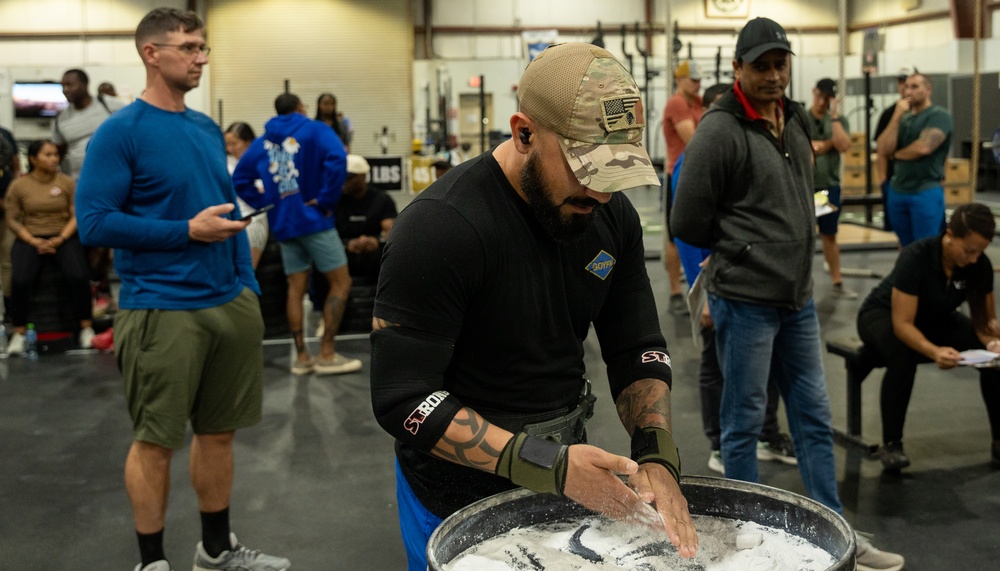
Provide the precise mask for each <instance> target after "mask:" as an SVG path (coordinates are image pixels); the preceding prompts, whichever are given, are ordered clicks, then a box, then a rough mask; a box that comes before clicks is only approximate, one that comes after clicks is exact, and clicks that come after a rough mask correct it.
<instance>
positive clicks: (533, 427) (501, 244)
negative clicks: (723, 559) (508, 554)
mask: <svg viewBox="0 0 1000 571" xmlns="http://www.w3.org/2000/svg"><path fill="white" fill-rule="evenodd" d="M517 94H518V103H519V109H520V111H518V112H517V113H515V114H514V115H513V116H511V118H510V128H511V132H512V133H514V136H513V137H512V138H511V139H508V140H506V141H504V142H503V143H501V144H500V145H498V146H497V147H495V148H494V149H492V150H490V151H487V152H486V153H484V154H482V155H480V156H479V157H477V158H475V159H472V160H469V161H466V162H464V163H462V164H461V165H459V166H457V167H455V168H454V169H452V170H451V171H449V172H448V174H447V175H445V176H444V177H443V178H441V179H440V180H438V181H436V182H435V183H434V184H432V185H431V186H430V187H429V188H428V189H426V190H424V191H423V192H421V193H420V195H419V196H417V197H416V198H415V199H414V200H413V202H412V203H411V204H410V205H409V206H407V207H406V208H405V209H404V210H403V211H402V212H401V213H400V215H399V218H398V219H397V220H396V224H395V225H394V226H393V231H392V234H391V236H390V237H389V241H388V243H387V244H386V246H385V252H384V254H383V257H382V269H381V274H380V276H379V285H378V293H377V295H376V299H375V312H374V320H373V330H374V331H373V333H372V336H371V340H372V371H371V385H372V406H373V409H374V412H375V415H376V417H377V419H378V421H379V424H380V425H381V426H382V427H383V428H384V429H385V430H386V431H387V432H389V433H390V434H392V435H393V436H394V437H395V438H396V440H397V443H396V451H397V452H396V458H397V464H396V468H397V479H396V486H397V489H396V491H397V500H398V506H399V516H400V527H401V530H402V533H403V540H404V544H405V546H406V551H407V558H408V560H409V569H410V570H412V571H416V570H421V571H422V570H423V569H425V567H426V564H427V562H426V557H425V550H426V544H427V540H428V538H429V537H430V533H431V532H432V531H433V530H434V528H435V527H436V526H437V525H438V523H440V522H441V520H442V518H444V517H447V516H448V515H450V514H452V513H454V512H455V511H456V510H458V509H460V508H462V507H464V506H466V505H468V504H470V503H472V502H474V501H476V500H479V499H481V498H484V497H486V496H489V495H492V494H495V493H498V492H502V491H504V490H509V489H512V488H515V487H517V486H523V487H526V488H529V489H531V490H534V491H536V492H540V493H553V494H557V495H562V496H565V497H568V498H570V499H572V500H574V501H576V502H578V503H580V504H582V505H584V506H586V507H589V508H591V509H595V510H598V511H600V512H603V513H606V514H608V515H611V516H613V517H619V518H623V517H626V516H629V515H638V514H639V513H640V512H646V513H645V514H643V515H646V516H652V517H650V518H649V519H644V520H643V521H656V522H658V523H657V524H655V526H656V527H658V528H659V529H660V532H661V533H664V534H665V537H664V539H667V540H669V541H670V542H671V543H673V544H674V545H675V546H677V548H678V551H679V552H680V554H681V555H682V556H684V557H692V556H693V555H694V554H695V551H696V550H697V534H696V532H695V530H694V526H693V525H692V523H691V518H690V514H689V513H688V510H687V505H686V502H685V501H684V499H683V496H682V494H681V491H680V488H679V486H678V478H679V472H680V471H679V466H680V459H679V457H678V453H677V448H676V446H675V445H674V443H673V440H672V438H671V435H670V430H671V427H670V382H671V369H670V357H669V356H668V354H667V350H666V341H665V340H664V338H663V335H662V333H661V332H660V326H659V318H658V313H657V311H656V306H655V303H654V301H653V292H652V288H651V287H650V282H649V277H648V276H647V274H646V262H645V257H644V255H643V246H642V228H641V226H640V224H639V216H638V214H637V213H636V211H635V208H634V207H633V206H632V205H631V203H630V202H629V201H628V199H627V198H626V197H625V196H624V195H623V194H622V193H618V192H616V191H619V190H625V189H629V188H636V187H641V186H649V187H657V186H658V185H659V179H658V178H657V176H656V173H655V171H654V170H653V168H652V165H651V162H650V160H649V156H648V155H647V154H646V151H645V150H644V149H643V147H642V143H641V141H642V132H643V127H644V116H643V111H642V102H641V97H640V93H639V89H638V87H637V86H636V84H635V81H634V80H633V79H632V77H631V76H630V75H629V74H628V72H627V71H626V70H625V69H624V68H623V67H622V65H621V64H620V63H619V62H618V61H617V60H616V59H614V56H612V55H611V54H610V53H609V52H607V51H606V50H604V49H601V48H598V47H596V46H593V45H590V44H583V43H570V44H561V45H557V46H552V47H549V48H548V49H546V50H545V51H543V52H542V53H541V54H539V55H538V56H536V57H535V59H534V60H533V61H532V63H531V64H529V65H528V67H527V69H526V70H525V72H524V74H523V75H522V77H521V80H520V83H519V85H518V91H517ZM591 324H593V326H594V329H595V331H596V333H597V338H598V340H599V341H600V345H601V356H602V358H603V359H604V362H605V364H606V366H607V376H608V380H609V382H610V385H611V394H612V397H613V398H614V401H615V405H616V407H617V410H618V414H619V417H620V418H621V419H622V423H623V424H624V426H625V429H626V431H627V432H628V433H629V434H630V435H631V436H632V455H631V456H632V457H631V459H630V458H627V457H624V456H618V455H616V454H611V453H609V452H606V451H604V450H602V449H600V448H597V447H594V446H589V445H586V444H585V442H586V435H585V432H584V422H585V421H586V419H587V418H588V417H589V415H590V413H592V410H593V409H592V407H593V400H594V398H593V396H592V395H591V394H590V391H589V382H587V381H586V380H585V379H584V374H585V372H586V367H585V365H584V346H583V342H584V339H586V337H587V335H588V332H589V330H590V326H591ZM616 474H624V475H628V476H629V484H630V485H631V486H632V489H630V487H629V486H626V485H625V484H624V483H623V482H622V481H621V480H620V479H619V478H618V476H617V475H616ZM633 489H634V490H635V491H634V492H633ZM644 503H646V504H652V505H653V508H654V509H655V510H656V511H657V512H658V514H659V515H653V513H652V512H651V511H650V509H649V507H648V506H645V505H643V504H644ZM661 518H662V519H661ZM525 564H526V565H528V564H530V563H525Z"/></svg>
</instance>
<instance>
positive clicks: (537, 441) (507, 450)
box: [496, 432, 569, 496]
mask: <svg viewBox="0 0 1000 571" xmlns="http://www.w3.org/2000/svg"><path fill="white" fill-rule="evenodd" d="M568 462H569V447H568V446H566V445H563V444H559V443H558V442H553V441H551V440H546V439H544V438H539V437H537V436H528V435H527V434H525V433H523V432H521V433H518V434H515V435H514V437H513V438H511V439H510V441H509V442H507V445H506V446H504V447H503V450H502V451H501V452H500V459H499V460H498V461H497V469H496V475H497V476H502V477H504V478H507V479H509V480H510V481H511V482H514V483H515V484H517V485H518V486H522V487H525V488H528V489H529V490H532V491H535V492H540V493H547V494H556V495H559V496H561V495H563V490H564V489H565V488H566V469H567V466H568Z"/></svg>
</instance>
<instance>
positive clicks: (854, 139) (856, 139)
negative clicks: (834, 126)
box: [851, 131, 865, 147]
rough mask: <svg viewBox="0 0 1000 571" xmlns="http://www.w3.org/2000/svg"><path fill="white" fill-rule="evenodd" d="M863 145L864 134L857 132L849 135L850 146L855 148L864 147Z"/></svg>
mask: <svg viewBox="0 0 1000 571" xmlns="http://www.w3.org/2000/svg"><path fill="white" fill-rule="evenodd" d="M864 145H865V134H864V133H859V132H857V131H855V132H853V133H851V146H852V147H856V146H861V147H864Z"/></svg>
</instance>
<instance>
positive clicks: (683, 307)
mask: <svg viewBox="0 0 1000 571" xmlns="http://www.w3.org/2000/svg"><path fill="white" fill-rule="evenodd" d="M670 313H671V315H676V316H678V317H683V316H685V315H687V314H688V304H687V301H685V299H684V294H681V293H675V294H673V295H671V296H670Z"/></svg>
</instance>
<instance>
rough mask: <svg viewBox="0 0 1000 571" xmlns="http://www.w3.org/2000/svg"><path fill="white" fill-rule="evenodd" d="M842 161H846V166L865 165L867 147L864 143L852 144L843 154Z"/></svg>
mask: <svg viewBox="0 0 1000 571" xmlns="http://www.w3.org/2000/svg"><path fill="white" fill-rule="evenodd" d="M841 161H842V162H843V163H844V166H845V167H863V166H865V147H864V146H863V145H862V146H860V147H853V146H852V147H851V148H849V149H847V152H845V153H844V154H843V156H842V157H841Z"/></svg>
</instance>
